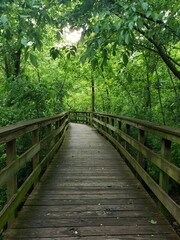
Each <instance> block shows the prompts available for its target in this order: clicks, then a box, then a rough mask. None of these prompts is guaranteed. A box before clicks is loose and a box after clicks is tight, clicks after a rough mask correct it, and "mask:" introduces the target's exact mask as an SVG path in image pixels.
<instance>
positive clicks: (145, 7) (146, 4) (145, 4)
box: [142, 2, 148, 11]
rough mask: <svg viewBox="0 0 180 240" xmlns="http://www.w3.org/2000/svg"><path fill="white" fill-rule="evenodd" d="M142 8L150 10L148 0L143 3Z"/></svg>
mask: <svg viewBox="0 0 180 240" xmlns="http://www.w3.org/2000/svg"><path fill="white" fill-rule="evenodd" d="M142 9H143V10H144V11H147V10H148V3H147V2H143V3H142Z"/></svg>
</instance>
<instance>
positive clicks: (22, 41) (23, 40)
mask: <svg viewBox="0 0 180 240" xmlns="http://www.w3.org/2000/svg"><path fill="white" fill-rule="evenodd" d="M21 44H22V45H24V46H25V47H27V44H28V40H27V39H25V38H23V39H21Z"/></svg>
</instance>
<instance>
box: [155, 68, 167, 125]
mask: <svg viewBox="0 0 180 240" xmlns="http://www.w3.org/2000/svg"><path fill="white" fill-rule="evenodd" d="M155 72H156V76H157V80H158V87H157V91H158V97H159V103H160V108H161V114H162V119H163V123H164V125H166V120H165V113H164V108H163V104H162V98H161V87H160V79H159V75H158V71H157V68H155Z"/></svg>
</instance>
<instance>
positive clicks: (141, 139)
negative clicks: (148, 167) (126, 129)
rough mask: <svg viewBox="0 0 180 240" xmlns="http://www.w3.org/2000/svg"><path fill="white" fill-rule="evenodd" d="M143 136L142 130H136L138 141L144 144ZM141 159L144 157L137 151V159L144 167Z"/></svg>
mask: <svg viewBox="0 0 180 240" xmlns="http://www.w3.org/2000/svg"><path fill="white" fill-rule="evenodd" d="M144 136H145V134H144V131H143V130H141V129H139V132H138V142H139V143H142V144H144V141H145V137H144ZM143 159H144V157H143V154H142V153H140V152H138V154H137V161H138V163H139V164H140V165H141V167H143V168H145V163H144V161H143Z"/></svg>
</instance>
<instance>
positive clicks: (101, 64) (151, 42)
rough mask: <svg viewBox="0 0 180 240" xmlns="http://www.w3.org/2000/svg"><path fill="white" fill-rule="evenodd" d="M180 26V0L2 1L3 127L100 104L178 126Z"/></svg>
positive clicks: (105, 109) (0, 108) (106, 108)
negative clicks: (72, 35)
mask: <svg viewBox="0 0 180 240" xmlns="http://www.w3.org/2000/svg"><path fill="white" fill-rule="evenodd" d="M179 23H180V8H179V4H178V1H176V0H174V1H173V2H172V1H165V0H162V1H157V0H150V1H145V0H138V1H137V0H135V1H131V0H102V1H99V0H95V1H94V0H93V1H92V0H88V1H87V0H78V1H71V0H55V1H50V0H33V1H30V0H2V1H1V3H0V28H1V34H0V53H1V56H0V76H1V78H0V81H1V87H0V92H1V97H0V102H1V105H0V112H1V116H2V120H1V125H5V124H8V123H11V122H13V121H17V120H22V119H26V118H34V117H41V116H45V115H49V114H54V113H57V112H60V111H63V110H70V109H75V110H91V109H92V107H91V105H92V104H93V105H94V106H93V110H95V111H103V112H109V113H116V114H121V115H122V114H126V115H130V116H133V117H138V118H144V119H149V120H152V121H154V120H156V121H158V122H160V123H163V124H169V125H175V126H177V125H178V124H179V119H180V109H179V104H178V101H179V100H180V83H179V80H180V51H179V49H180V27H179V26H180V24H179ZM65 29H69V32H71V31H72V32H73V31H79V32H81V38H80V40H79V41H78V42H76V41H69V42H67V41H66V40H65V39H64V32H65ZM92 95H93V101H92ZM91 102H93V103H91Z"/></svg>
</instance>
